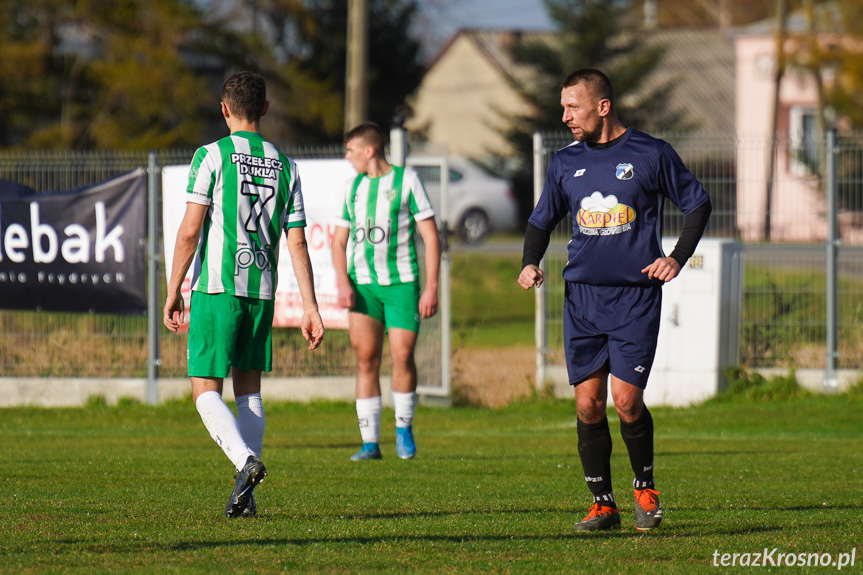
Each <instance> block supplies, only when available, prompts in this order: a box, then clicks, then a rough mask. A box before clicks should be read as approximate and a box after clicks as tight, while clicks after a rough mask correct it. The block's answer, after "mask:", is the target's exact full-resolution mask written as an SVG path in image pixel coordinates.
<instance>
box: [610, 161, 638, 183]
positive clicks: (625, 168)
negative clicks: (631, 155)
mask: <svg viewBox="0 0 863 575" xmlns="http://www.w3.org/2000/svg"><path fill="white" fill-rule="evenodd" d="M614 175H615V177H616V178H617V179H618V180H631V179H632V176H634V175H635V168H633V167H632V164H617V172H616V173H615V174H614Z"/></svg>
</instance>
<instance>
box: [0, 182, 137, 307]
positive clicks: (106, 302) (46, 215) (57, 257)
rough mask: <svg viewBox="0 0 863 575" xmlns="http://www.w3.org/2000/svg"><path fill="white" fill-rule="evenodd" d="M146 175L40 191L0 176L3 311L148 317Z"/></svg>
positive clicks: (0, 301) (1, 299)
mask: <svg viewBox="0 0 863 575" xmlns="http://www.w3.org/2000/svg"><path fill="white" fill-rule="evenodd" d="M146 184H147V175H146V171H145V170H143V169H138V170H135V171H134V172H129V173H128V174H125V175H123V176H119V177H117V178H114V179H111V180H107V181H105V182H102V183H100V184H94V185H91V186H86V187H82V188H77V189H74V190H66V191H56V192H41V193H38V192H35V191H34V190H32V189H30V188H28V187H26V186H23V185H21V184H17V183H14V182H8V181H5V180H0V308H2V309H16V310H44V311H58V312H88V313H110V314H121V315H133V314H143V313H146V311H147V298H146V288H145V247H146V245H145V242H144V240H145V231H146V210H145V194H146V189H147V187H146Z"/></svg>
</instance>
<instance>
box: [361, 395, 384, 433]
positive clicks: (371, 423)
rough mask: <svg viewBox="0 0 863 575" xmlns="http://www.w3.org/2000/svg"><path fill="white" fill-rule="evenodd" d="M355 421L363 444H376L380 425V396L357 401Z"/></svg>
mask: <svg viewBox="0 0 863 575" xmlns="http://www.w3.org/2000/svg"><path fill="white" fill-rule="evenodd" d="M357 419H358V420H359V423H360V435H362V437H363V443H377V442H378V430H379V429H380V424H381V396H380V395H379V396H377V397H369V398H367V399H358V400H357Z"/></svg>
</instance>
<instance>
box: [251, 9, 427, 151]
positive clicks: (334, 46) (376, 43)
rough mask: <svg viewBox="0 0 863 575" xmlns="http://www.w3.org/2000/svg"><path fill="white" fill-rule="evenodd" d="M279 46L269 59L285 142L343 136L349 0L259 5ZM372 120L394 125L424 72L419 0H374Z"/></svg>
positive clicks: (370, 67)
mask: <svg viewBox="0 0 863 575" xmlns="http://www.w3.org/2000/svg"><path fill="white" fill-rule="evenodd" d="M257 10H258V16H259V18H261V20H262V21H263V23H264V24H263V25H265V26H266V28H267V29H268V30H270V31H271V38H272V41H273V43H274V44H275V45H276V53H275V56H274V58H273V59H272V60H271V61H270V62H269V63H268V64H267V66H268V67H269V68H270V69H269V70H268V77H272V78H274V79H275V83H276V84H277V85H276V86H275V89H277V90H278V91H279V92H280V94H281V95H282V97H283V98H284V100H283V107H284V108H287V110H286V111H285V114H286V116H285V118H284V123H283V128H284V132H283V133H282V137H283V139H284V141H291V142H295V143H301V144H320V143H327V142H332V141H334V140H336V141H340V140H341V136H342V131H343V129H344V125H343V119H344V94H345V69H346V62H347V57H346V50H347V38H346V31H347V24H348V20H347V17H348V2H347V0H315V1H312V0H272V1H271V2H264V3H261V5H260V6H258V7H257ZM369 12H370V14H369V19H368V23H369V35H368V37H369V46H368V77H369V111H368V114H369V118H368V119H369V120H371V121H373V122H376V123H377V124H379V125H380V126H381V128H382V129H383V130H384V131H386V129H387V127H388V126H389V124H390V121H391V119H392V117H393V115H394V114H396V113H401V114H409V113H410V110H408V109H407V108H406V107H405V106H406V105H405V98H406V97H407V95H408V94H410V93H411V92H413V90H414V89H415V88H416V87H417V86H418V85H419V82H420V80H421V79H422V75H423V72H424V67H423V65H422V63H421V62H420V59H419V57H420V44H419V43H418V41H417V40H415V39H414V38H412V37H411V35H410V31H411V26H412V24H413V21H414V18H415V16H416V13H417V2H416V1H415V0H369Z"/></svg>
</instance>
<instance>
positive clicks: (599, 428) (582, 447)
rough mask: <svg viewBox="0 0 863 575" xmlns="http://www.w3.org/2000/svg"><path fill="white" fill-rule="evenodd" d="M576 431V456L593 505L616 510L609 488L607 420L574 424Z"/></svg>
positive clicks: (609, 452)
mask: <svg viewBox="0 0 863 575" xmlns="http://www.w3.org/2000/svg"><path fill="white" fill-rule="evenodd" d="M576 430H577V431H578V455H579V456H580V457H581V467H582V468H583V469H584V480H585V481H586V482H587V487H588V488H589V489H590V492H591V493H592V494H593V501H594V503H600V504H602V505H605V506H606V507H614V508H617V504H616V503H615V502H614V493H613V490H612V487H611V432H610V431H609V430H608V418H607V417H603V418H602V421H600V422H599V423H584V422H583V421H581V420H580V419H579V420H578V422H577V424H576Z"/></svg>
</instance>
